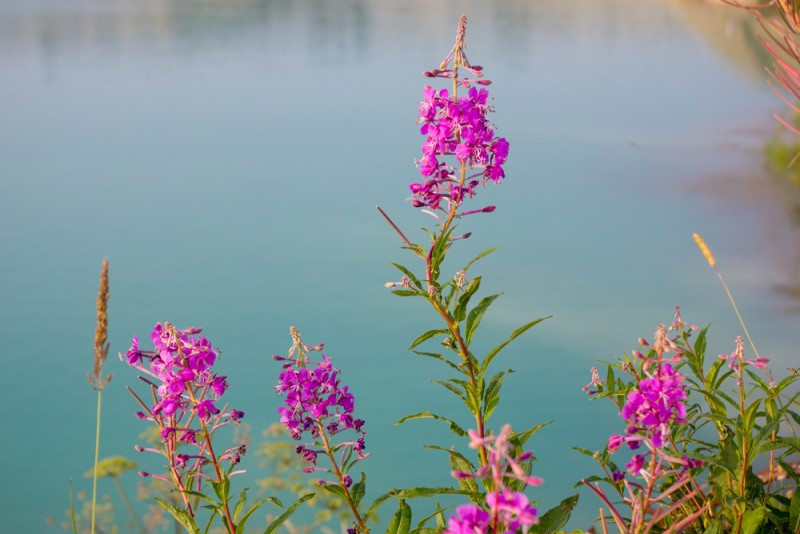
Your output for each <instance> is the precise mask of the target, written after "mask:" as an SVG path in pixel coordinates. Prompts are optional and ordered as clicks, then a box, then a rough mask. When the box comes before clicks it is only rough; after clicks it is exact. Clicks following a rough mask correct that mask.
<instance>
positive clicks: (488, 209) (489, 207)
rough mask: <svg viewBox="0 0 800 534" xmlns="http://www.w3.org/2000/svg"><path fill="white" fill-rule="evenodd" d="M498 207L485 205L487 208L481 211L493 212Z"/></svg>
mask: <svg viewBox="0 0 800 534" xmlns="http://www.w3.org/2000/svg"><path fill="white" fill-rule="evenodd" d="M496 209H497V206H486V207H485V208H483V209H482V210H481V211H482V212H483V213H492V212H493V211H494V210H496Z"/></svg>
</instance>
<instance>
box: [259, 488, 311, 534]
mask: <svg viewBox="0 0 800 534" xmlns="http://www.w3.org/2000/svg"><path fill="white" fill-rule="evenodd" d="M314 495H315V494H314V493H307V494H305V495H303V496H302V497H300V498H299V499H297V500H296V501H295V502H294V503H293V504H292V505H291V506H290V507H289V508H287V509H286V511H285V512H283V513H282V514H281V515H279V516H278V517H277V518H276V519H275V520H274V521H273V522H272V523H270V524H269V526H268V527H267V530H265V531H264V534H272V533H273V532H275V531H276V530H278V529H279V528H280V526H281V525H282V524H283V523H284V522H285V521H286V520H287V519H289V517H291V515H292V514H293V513H294V511H295V510H297V507H298V506H300V505H301V504H303V503H304V502H306V501H307V500H309V499H311V498H312V497H314Z"/></svg>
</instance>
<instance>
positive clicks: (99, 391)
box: [91, 377, 103, 534]
mask: <svg viewBox="0 0 800 534" xmlns="http://www.w3.org/2000/svg"><path fill="white" fill-rule="evenodd" d="M97 384H98V387H97V424H96V428H95V436H94V473H93V476H92V528H91V532H92V534H94V527H95V518H96V516H97V463H98V461H99V458H100V407H101V403H102V399H103V388H101V387H99V384H100V377H98V382H97Z"/></svg>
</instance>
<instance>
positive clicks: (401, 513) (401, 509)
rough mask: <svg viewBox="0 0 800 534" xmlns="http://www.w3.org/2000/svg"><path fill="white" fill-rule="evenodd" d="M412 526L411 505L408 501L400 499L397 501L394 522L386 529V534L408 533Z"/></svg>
mask: <svg viewBox="0 0 800 534" xmlns="http://www.w3.org/2000/svg"><path fill="white" fill-rule="evenodd" d="M410 528H411V507H410V506H409V505H408V504H406V501H405V500H403V499H400V501H399V502H398V503H397V511H396V512H395V513H394V517H393V518H392V522H391V523H389V527H388V528H387V529H386V534H408V531H409V529H410Z"/></svg>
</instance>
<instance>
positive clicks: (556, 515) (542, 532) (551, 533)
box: [530, 493, 578, 534]
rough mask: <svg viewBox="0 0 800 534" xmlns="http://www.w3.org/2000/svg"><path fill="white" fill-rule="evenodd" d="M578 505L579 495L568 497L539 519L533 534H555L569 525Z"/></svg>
mask: <svg viewBox="0 0 800 534" xmlns="http://www.w3.org/2000/svg"><path fill="white" fill-rule="evenodd" d="M577 505H578V494H577V493H576V494H575V495H573V496H571V497H567V498H566V499H564V500H563V501H561V502H560V503H559V504H557V505H556V506H555V507H553V508H551V509H550V510H548V511H547V512H545V513H544V515H542V516H541V517H540V518H539V523H538V524H537V525H534V526H533V527H532V528H531V530H530V532H531V534H555V533H556V532H558V531H559V530H561V529H562V528H563V527H564V526H565V525H566V524H567V521H569V517H570V515H572V510H574V509H575V507H576V506H577Z"/></svg>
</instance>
